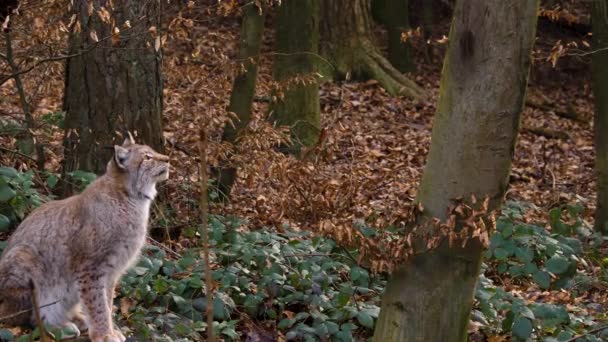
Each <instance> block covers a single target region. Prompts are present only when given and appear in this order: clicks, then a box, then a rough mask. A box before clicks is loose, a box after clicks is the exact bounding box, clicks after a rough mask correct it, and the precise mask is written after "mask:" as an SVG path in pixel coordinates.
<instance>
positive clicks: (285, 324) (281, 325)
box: [277, 318, 296, 330]
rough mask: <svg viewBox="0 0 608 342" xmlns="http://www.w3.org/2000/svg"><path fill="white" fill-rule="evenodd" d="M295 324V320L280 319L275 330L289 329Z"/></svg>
mask: <svg viewBox="0 0 608 342" xmlns="http://www.w3.org/2000/svg"><path fill="white" fill-rule="evenodd" d="M295 322H296V320H295V319H293V318H285V319H282V320H281V321H280V322H279V324H277V328H278V329H280V330H285V329H287V328H291V327H292V326H293V324H294V323H295Z"/></svg>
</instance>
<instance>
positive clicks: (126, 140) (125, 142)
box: [122, 131, 135, 147]
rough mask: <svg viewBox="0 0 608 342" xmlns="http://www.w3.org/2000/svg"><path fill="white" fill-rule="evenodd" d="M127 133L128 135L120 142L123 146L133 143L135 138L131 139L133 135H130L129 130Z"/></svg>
mask: <svg viewBox="0 0 608 342" xmlns="http://www.w3.org/2000/svg"><path fill="white" fill-rule="evenodd" d="M127 134H128V136H127V137H126V138H125V141H124V142H123V143H122V146H123V147H128V146H131V145H135V139H133V135H131V132H129V131H127Z"/></svg>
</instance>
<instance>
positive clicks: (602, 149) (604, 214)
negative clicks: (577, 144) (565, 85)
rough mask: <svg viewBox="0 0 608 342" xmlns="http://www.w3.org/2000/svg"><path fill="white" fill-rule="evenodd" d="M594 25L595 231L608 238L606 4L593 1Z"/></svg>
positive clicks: (607, 11) (607, 28) (607, 32)
mask: <svg viewBox="0 0 608 342" xmlns="http://www.w3.org/2000/svg"><path fill="white" fill-rule="evenodd" d="M591 14H592V25H593V48H594V49H595V50H597V52H595V53H593V55H592V57H593V61H592V68H593V73H592V74H593V85H594V87H593V93H594V97H595V117H594V123H593V125H594V129H595V167H596V170H597V202H596V204H597V208H596V209H595V229H596V231H598V232H601V233H602V234H604V235H608V51H606V48H608V1H607V0H596V1H594V2H593V5H592V8H591Z"/></svg>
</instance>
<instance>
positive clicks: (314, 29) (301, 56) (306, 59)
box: [270, 0, 321, 154]
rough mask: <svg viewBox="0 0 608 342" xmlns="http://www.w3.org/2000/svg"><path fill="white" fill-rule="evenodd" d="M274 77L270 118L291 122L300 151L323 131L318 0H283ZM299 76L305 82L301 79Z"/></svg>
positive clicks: (294, 142) (294, 143)
mask: <svg viewBox="0 0 608 342" xmlns="http://www.w3.org/2000/svg"><path fill="white" fill-rule="evenodd" d="M275 25H276V26H275V29H276V38H275V51H276V52H277V55H276V57H275V61H274V69H273V74H274V79H275V80H276V81H277V82H278V83H279V84H281V89H277V95H279V96H278V99H277V101H276V102H275V103H273V105H272V106H271V112H272V115H271V117H270V119H271V121H273V122H275V123H276V124H277V125H280V126H289V127H290V131H291V139H292V145H291V146H290V147H289V148H288V152H290V153H295V154H298V153H299V152H300V150H301V148H302V147H304V146H312V145H314V144H315V143H316V142H317V140H318V138H319V134H320V132H321V127H320V126H321V122H320V117H319V112H320V105H319V84H318V82H317V80H316V76H315V74H316V73H318V64H319V56H318V52H319V0H298V1H293V0H292V1H284V2H283V4H282V5H281V6H280V7H279V13H278V15H277V18H276V23H275ZM298 78H300V79H301V80H303V81H305V82H301V81H298Z"/></svg>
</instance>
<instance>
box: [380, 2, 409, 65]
mask: <svg viewBox="0 0 608 342" xmlns="http://www.w3.org/2000/svg"><path fill="white" fill-rule="evenodd" d="M372 7H373V8H372V10H373V11H374V12H376V13H377V14H376V15H374V16H375V17H377V21H378V22H380V23H382V25H384V27H386V30H387V33H388V60H389V62H391V64H392V65H393V66H394V67H395V68H396V69H397V70H399V71H401V72H410V71H412V70H414V64H413V62H412V56H411V46H410V44H409V43H408V42H404V41H402V40H401V34H402V33H404V32H407V31H408V30H409V29H410V20H409V8H408V7H409V1H408V0H372Z"/></svg>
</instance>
